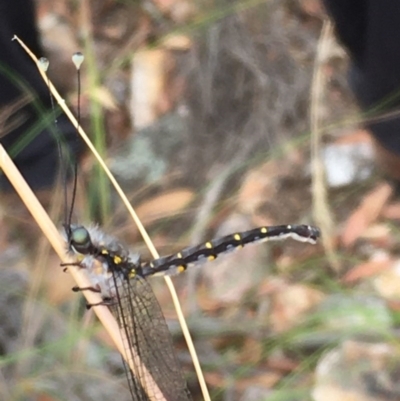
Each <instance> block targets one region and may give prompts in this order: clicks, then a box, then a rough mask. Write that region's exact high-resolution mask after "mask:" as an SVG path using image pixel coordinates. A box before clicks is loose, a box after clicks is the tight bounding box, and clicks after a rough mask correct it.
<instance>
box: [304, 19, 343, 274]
mask: <svg viewBox="0 0 400 401" xmlns="http://www.w3.org/2000/svg"><path fill="white" fill-rule="evenodd" d="M332 40H333V26H332V24H331V22H330V21H328V20H326V21H325V22H324V25H323V27H322V32H321V36H320V39H319V42H318V48H317V54H316V57H315V64H314V73H313V80H312V86H311V111H310V124H311V158H312V194H313V213H314V219H315V222H316V223H317V225H318V226H319V227H320V228H321V232H322V236H321V238H322V244H323V246H324V249H325V252H326V255H327V258H328V261H329V263H330V265H331V266H332V268H333V269H334V270H335V271H336V272H337V271H339V270H340V262H339V259H338V258H337V256H336V253H335V247H334V243H333V237H334V227H335V225H334V222H333V217H332V212H331V210H330V207H329V199H328V193H327V189H326V183H325V170H324V165H323V162H322V156H321V139H322V135H323V128H322V121H321V118H320V114H321V113H319V108H320V105H321V104H322V102H323V97H324V93H325V90H326V77H325V75H324V72H323V70H322V66H323V65H324V63H325V62H326V57H325V55H326V54H328V49H329V46H330V43H331V41H332Z"/></svg>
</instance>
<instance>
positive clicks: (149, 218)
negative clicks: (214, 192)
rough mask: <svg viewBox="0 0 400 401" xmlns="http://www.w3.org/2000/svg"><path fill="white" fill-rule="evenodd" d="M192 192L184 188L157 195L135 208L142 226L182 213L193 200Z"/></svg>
mask: <svg viewBox="0 0 400 401" xmlns="http://www.w3.org/2000/svg"><path fill="white" fill-rule="evenodd" d="M194 196H195V194H194V192H193V191H191V190H189V189H185V188H180V189H176V190H175V191H172V192H168V193H164V194H162V195H158V196H156V197H154V198H152V199H149V200H146V202H144V203H142V204H140V205H139V206H138V207H136V208H135V210H136V213H137V215H138V216H139V218H140V220H141V221H142V223H143V224H144V225H146V224H151V223H153V222H154V221H156V220H158V219H162V218H165V217H168V216H173V215H174V214H176V213H178V212H180V211H182V210H183V209H184V208H185V207H186V206H187V205H188V204H189V203H190V202H191V201H192V200H193V198H194Z"/></svg>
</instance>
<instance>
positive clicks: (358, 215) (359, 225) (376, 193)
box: [341, 183, 393, 247]
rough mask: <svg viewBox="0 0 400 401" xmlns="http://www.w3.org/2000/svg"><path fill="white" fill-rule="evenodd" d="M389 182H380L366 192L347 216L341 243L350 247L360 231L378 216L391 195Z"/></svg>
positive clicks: (360, 233)
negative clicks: (356, 206) (359, 203)
mask: <svg viewBox="0 0 400 401" xmlns="http://www.w3.org/2000/svg"><path fill="white" fill-rule="evenodd" d="M392 192H393V190H392V188H391V187H390V185H389V184H386V183H384V184H380V185H378V186H377V187H375V188H374V189H373V190H372V191H371V192H370V193H369V194H367V195H366V196H365V198H364V200H363V201H362V203H361V205H360V206H359V207H358V208H357V209H356V211H355V212H354V213H353V214H352V215H351V216H350V217H349V218H348V220H347V223H346V225H345V228H344V230H343V234H342V238H341V240H342V243H343V245H344V246H345V247H350V246H352V245H353V244H354V242H355V241H356V240H357V239H358V238H359V237H360V236H361V235H362V233H363V232H364V231H365V230H366V229H367V227H368V226H369V225H371V224H372V223H373V222H375V220H376V219H377V218H378V217H379V215H380V213H381V211H382V208H383V207H384V206H385V204H386V203H387V202H388V200H389V198H390V196H391V195H392Z"/></svg>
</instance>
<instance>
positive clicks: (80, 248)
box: [70, 226, 93, 255]
mask: <svg viewBox="0 0 400 401" xmlns="http://www.w3.org/2000/svg"><path fill="white" fill-rule="evenodd" d="M70 244H71V247H72V248H73V249H74V250H75V251H76V252H77V253H81V254H83V255H86V254H88V253H90V251H91V248H92V246H93V245H92V240H91V238H90V234H89V231H88V230H87V229H86V228H85V227H82V226H81V227H75V228H72V230H71V238H70Z"/></svg>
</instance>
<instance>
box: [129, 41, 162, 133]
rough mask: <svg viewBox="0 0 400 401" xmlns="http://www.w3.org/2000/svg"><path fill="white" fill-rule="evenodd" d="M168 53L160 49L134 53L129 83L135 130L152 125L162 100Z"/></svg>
mask: <svg viewBox="0 0 400 401" xmlns="http://www.w3.org/2000/svg"><path fill="white" fill-rule="evenodd" d="M167 59H168V51H167V50H165V49H162V48H158V49H152V50H143V51H138V52H136V53H135V55H134V57H133V61H132V66H133V74H132V81H131V92H132V107H131V109H132V112H131V114H132V119H133V121H134V124H135V128H136V129H141V128H144V127H146V126H149V125H151V124H153V123H154V122H155V121H156V120H157V118H158V114H159V105H160V99H164V97H165V96H164V89H165V80H166V76H165V73H166V71H165V66H166V65H167V64H168V63H167Z"/></svg>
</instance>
